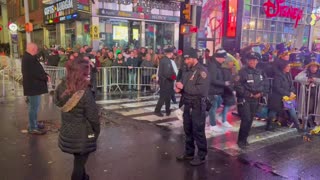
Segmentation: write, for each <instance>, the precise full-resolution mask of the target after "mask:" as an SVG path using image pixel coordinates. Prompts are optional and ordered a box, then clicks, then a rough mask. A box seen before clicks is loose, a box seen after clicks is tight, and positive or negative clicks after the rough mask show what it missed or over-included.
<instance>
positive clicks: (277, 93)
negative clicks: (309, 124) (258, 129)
mask: <svg viewBox="0 0 320 180" xmlns="http://www.w3.org/2000/svg"><path fill="white" fill-rule="evenodd" d="M277 68H278V71H277V73H276V75H275V76H274V79H273V87H272V93H271V94H270V95H269V99H268V108H269V113H268V119H267V126H266V130H268V131H270V130H273V129H274V128H273V125H272V122H273V120H274V119H275V118H276V116H277V115H279V114H281V113H282V112H283V110H284V107H285V104H284V103H285V102H284V101H283V99H285V97H288V98H290V99H294V98H295V97H296V94H295V88H294V86H293V80H292V76H291V73H290V70H291V67H290V64H289V61H279V62H278V64H277ZM286 109H287V110H288V112H289V116H290V119H291V120H292V121H293V124H294V126H295V128H297V129H298V130H299V131H300V126H299V120H298V116H297V114H296V110H295V107H290V108H286Z"/></svg>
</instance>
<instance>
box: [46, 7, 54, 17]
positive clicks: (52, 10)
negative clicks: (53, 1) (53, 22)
mask: <svg viewBox="0 0 320 180" xmlns="http://www.w3.org/2000/svg"><path fill="white" fill-rule="evenodd" d="M53 13H54V5H52V6H48V7H46V8H44V15H49V14H53Z"/></svg>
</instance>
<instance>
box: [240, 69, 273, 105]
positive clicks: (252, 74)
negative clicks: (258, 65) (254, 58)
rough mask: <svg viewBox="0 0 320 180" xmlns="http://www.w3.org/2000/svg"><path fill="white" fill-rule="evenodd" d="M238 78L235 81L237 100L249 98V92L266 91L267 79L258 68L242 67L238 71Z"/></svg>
mask: <svg viewBox="0 0 320 180" xmlns="http://www.w3.org/2000/svg"><path fill="white" fill-rule="evenodd" d="M239 78H240V79H239V81H237V82H236V83H235V90H236V94H237V97H238V100H241V99H251V98H250V95H251V94H253V95H255V94H258V93H266V91H267V89H268V86H267V85H268V83H267V79H266V78H265V75H264V74H263V72H262V71H261V70H260V69H253V68H250V67H244V68H242V69H241V70H240V71H239ZM252 100H254V99H252Z"/></svg>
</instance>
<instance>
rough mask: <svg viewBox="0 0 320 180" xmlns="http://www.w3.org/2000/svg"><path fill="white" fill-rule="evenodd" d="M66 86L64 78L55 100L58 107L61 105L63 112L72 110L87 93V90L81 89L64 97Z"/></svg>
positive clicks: (56, 92)
mask: <svg viewBox="0 0 320 180" xmlns="http://www.w3.org/2000/svg"><path fill="white" fill-rule="evenodd" d="M66 88H67V86H66V81H65V80H63V81H62V82H61V84H59V86H58V88H57V90H56V91H55V98H54V102H55V104H56V105H57V106H58V107H60V109H61V111H62V112H69V111H71V110H72V109H73V108H74V107H75V106H76V105H77V104H78V103H79V101H80V99H81V98H82V97H83V95H84V93H85V90H80V91H77V92H75V93H74V94H72V95H66V96H63V97H62V94H63V93H64V91H65V90H66Z"/></svg>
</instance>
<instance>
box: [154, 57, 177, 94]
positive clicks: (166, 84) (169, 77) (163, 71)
mask: <svg viewBox="0 0 320 180" xmlns="http://www.w3.org/2000/svg"><path fill="white" fill-rule="evenodd" d="M176 76H177V75H176V73H175V72H174V70H173V67H172V64H171V60H170V59H169V58H168V57H164V58H162V59H161V60H160V63H159V72H158V77H159V85H160V94H162V93H165V94H173V93H174V87H173V86H174V81H175V80H176V78H177V77H176Z"/></svg>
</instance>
